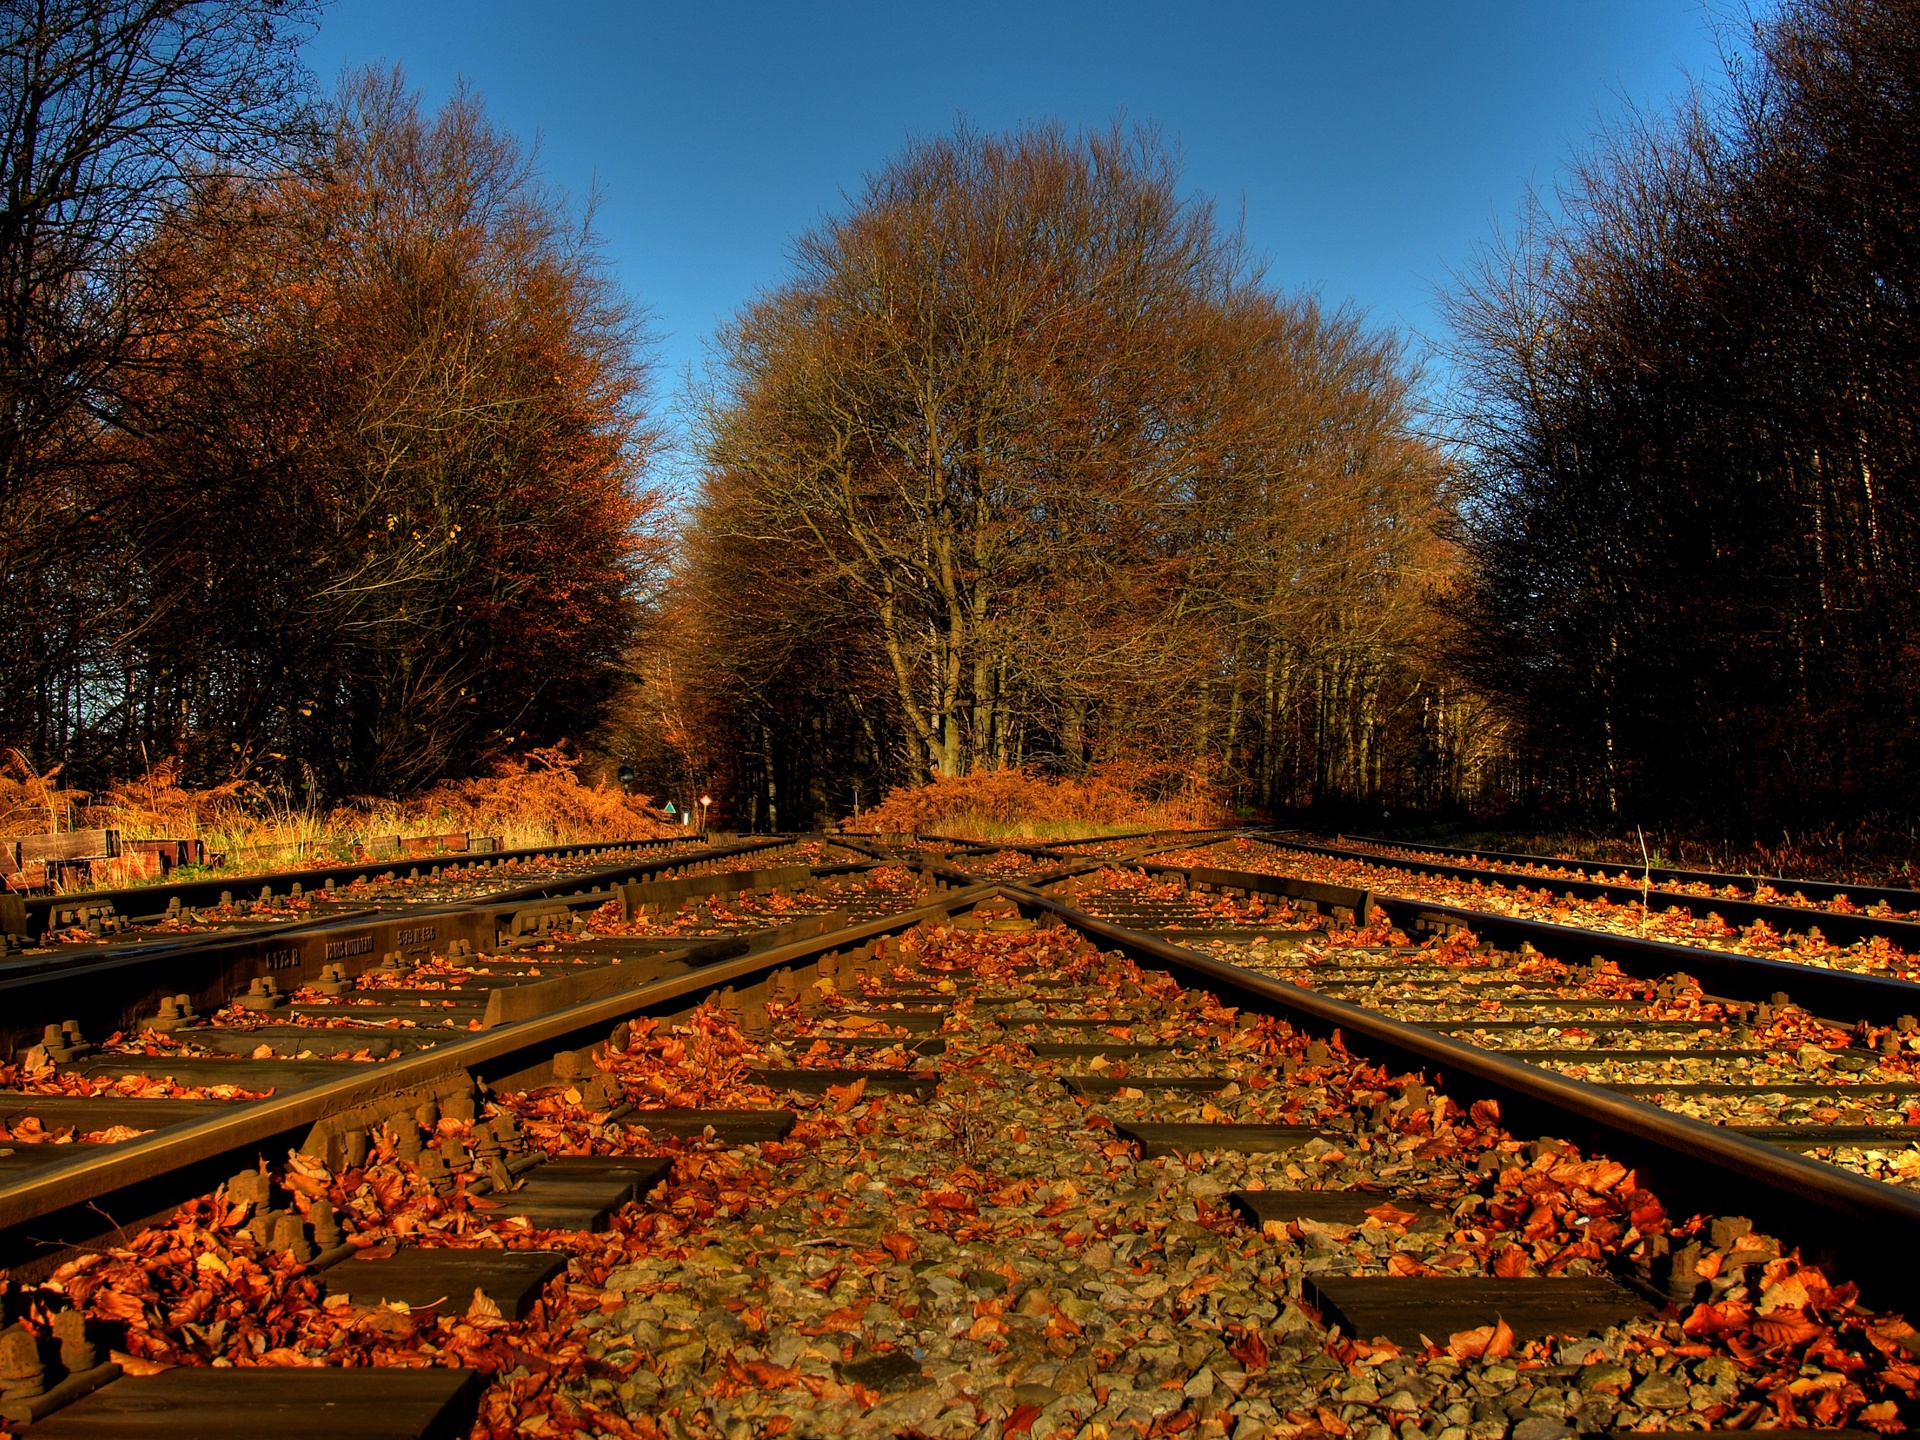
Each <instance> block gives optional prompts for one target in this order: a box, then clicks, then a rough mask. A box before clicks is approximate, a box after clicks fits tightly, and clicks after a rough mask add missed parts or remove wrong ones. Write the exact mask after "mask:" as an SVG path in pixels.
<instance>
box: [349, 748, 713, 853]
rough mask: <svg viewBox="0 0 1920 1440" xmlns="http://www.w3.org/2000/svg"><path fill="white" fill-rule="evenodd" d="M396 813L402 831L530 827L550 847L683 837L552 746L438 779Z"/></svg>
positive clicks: (638, 799)
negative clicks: (489, 770) (483, 772)
mask: <svg viewBox="0 0 1920 1440" xmlns="http://www.w3.org/2000/svg"><path fill="white" fill-rule="evenodd" d="M397 808H398V813H399V815H400V817H401V820H402V824H403V826H404V825H408V824H412V825H417V826H419V827H421V828H433V827H434V826H436V825H442V824H449V825H450V828H452V829H464V830H467V831H469V832H471V833H473V834H476V835H498V834H501V833H503V832H509V831H514V830H520V831H524V830H526V829H528V828H529V827H531V828H535V829H545V830H548V831H551V833H552V837H553V839H554V841H555V843H558V844H568V843H572V842H576V841H585V840H656V839H665V838H668V837H670V836H674V835H683V834H685V833H686V832H685V831H684V830H682V829H681V827H680V826H678V825H673V824H670V823H668V822H667V821H665V820H663V819H661V818H660V816H659V814H658V813H657V812H656V811H655V810H654V809H653V807H652V805H651V804H650V803H649V797H647V796H645V795H628V794H626V793H624V792H623V791H621V790H620V789H619V788H618V787H616V786H610V785H608V784H606V783H605V781H601V782H600V783H598V784H594V785H588V784H584V783H583V782H582V781H581V779H580V760H579V758H578V757H577V756H571V755H568V754H567V753H566V752H565V750H563V749H562V748H561V747H560V746H558V745H553V746H549V747H547V748H545V749H541V750H529V751H528V752H527V753H526V755H525V756H524V757H522V758H519V759H512V760H502V761H498V762H496V763H495V765H494V767H493V774H492V775H489V776H485V777H483V778H477V779H472V780H442V781H441V782H440V783H439V784H438V785H435V786H433V787H432V788H431V789H428V790H425V791H423V792H421V793H420V794H419V795H416V796H414V797H412V798H411V799H408V800H405V801H401V802H399V804H398V807H397ZM335 813H336V816H338V815H340V814H341V812H335Z"/></svg>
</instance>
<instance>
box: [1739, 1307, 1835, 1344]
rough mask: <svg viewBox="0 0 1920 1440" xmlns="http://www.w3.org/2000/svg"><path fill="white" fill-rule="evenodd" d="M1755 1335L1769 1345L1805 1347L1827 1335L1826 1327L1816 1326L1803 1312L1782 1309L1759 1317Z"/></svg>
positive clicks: (1755, 1324)
mask: <svg viewBox="0 0 1920 1440" xmlns="http://www.w3.org/2000/svg"><path fill="white" fill-rule="evenodd" d="M1753 1333H1754V1335H1755V1336H1756V1337H1757V1338H1758V1339H1759V1340H1760V1341H1761V1342H1762V1343H1763V1344H1767V1345H1804V1344H1805V1343H1806V1342H1807V1341H1809V1340H1813V1339H1816V1338H1818V1337H1819V1336H1821V1335H1824V1334H1826V1327H1825V1326H1824V1325H1816V1324H1814V1323H1813V1321H1811V1320H1809V1319H1808V1318H1807V1317H1806V1314H1805V1312H1803V1311H1800V1310H1790V1309H1781V1310H1776V1311H1774V1312H1773V1313H1772V1314H1771V1315H1761V1316H1759V1317H1757V1318H1756V1319H1755V1320H1754V1322H1753Z"/></svg>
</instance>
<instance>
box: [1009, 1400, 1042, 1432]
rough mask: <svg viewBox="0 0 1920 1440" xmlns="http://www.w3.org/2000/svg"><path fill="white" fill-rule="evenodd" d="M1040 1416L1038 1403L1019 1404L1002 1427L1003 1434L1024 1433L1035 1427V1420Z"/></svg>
mask: <svg viewBox="0 0 1920 1440" xmlns="http://www.w3.org/2000/svg"><path fill="white" fill-rule="evenodd" d="M1039 1418H1040V1407H1039V1406H1038V1405H1017V1406H1015V1407H1014V1411H1013V1413H1012V1414H1011V1415H1009V1416H1007V1423H1006V1424H1004V1425H1002V1426H1001V1427H1000V1433H1001V1434H1002V1435H1024V1434H1026V1433H1027V1432H1028V1431H1029V1430H1031V1429H1032V1428H1033V1422H1034V1421H1036V1420H1038V1419H1039Z"/></svg>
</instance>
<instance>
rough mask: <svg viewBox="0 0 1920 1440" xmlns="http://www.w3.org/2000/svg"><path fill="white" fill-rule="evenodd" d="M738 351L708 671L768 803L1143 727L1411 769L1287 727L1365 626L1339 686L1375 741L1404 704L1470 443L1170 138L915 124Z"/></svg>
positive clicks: (1371, 773) (1158, 745)
mask: <svg viewBox="0 0 1920 1440" xmlns="http://www.w3.org/2000/svg"><path fill="white" fill-rule="evenodd" d="M719 360H720V364H719V369H718V373H717V376H716V383H715V387H714V389H713V392H712V394H711V395H710V397H709V400H708V403H707V406H706V408H705V411H704V415H703V425H702V427H701V439H702V444H703V447H704V456H705V460H706V473H705V480H704V484H703V488H702V491H701V493H700V496H699V498H698V502H697V504H696V507H695V511H694V515H693V524H692V533H691V535H690V538H689V542H688V545H687V548H686V550H685V552H684V556H683V563H682V567H681V571H680V574H679V588H678V593H677V598H676V604H675V609H674V612H673V613H674V614H675V616H676V617H677V621H678V626H679V629H678V633H679V634H680V635H681V636H682V637H683V638H682V641H681V646H680V655H681V659H680V661H679V662H678V670H677V679H676V683H677V684H678V685H679V687H680V693H682V694H690V695H693V696H696V697H697V696H699V695H700V694H702V693H705V694H707V695H708V696H710V699H709V700H708V702H707V707H706V713H708V714H709V715H710V716H712V717H713V723H714V724H715V725H718V726H725V727H730V728H731V729H732V731H733V732H734V734H735V736H736V738H735V740H734V742H733V744H732V747H731V753H732V755H733V757H734V759H733V762H732V764H733V768H734V771H735V773H736V775H737V776H739V777H742V778H743V779H744V788H746V789H747V790H748V791H749V793H750V795H751V796H752V798H753V804H752V807H751V813H752V815H753V816H754V817H756V818H758V819H759V820H760V821H761V822H762V823H765V822H767V821H770V820H772V819H774V818H777V817H781V816H784V817H786V819H785V821H783V823H799V822H800V821H801V820H810V819H812V818H814V817H816V816H822V815H826V814H830V813H832V812H833V811H835V810H844V809H845V808H848V806H849V804H850V803H851V802H852V801H853V800H854V799H856V798H857V797H858V795H859V793H860V791H861V789H864V790H865V793H866V794H867V795H868V796H869V797H872V796H873V795H874V794H876V793H877V792H878V791H880V790H881V789H883V788H884V787H885V786H886V785H888V784H891V783H897V782H898V781H900V780H911V779H915V778H920V777H924V776H925V775H927V774H929V773H939V774H943V775H956V774H962V773H966V772H968V771H970V770H973V769H977V768H982V767H999V766H1005V765H1014V764H1020V763H1023V762H1032V761H1041V762H1044V763H1046V764H1048V765H1051V766H1054V767H1057V768H1059V769H1062V770H1066V771H1074V770H1077V769H1079V768H1081V767H1083V766H1084V765H1086V764H1088V763H1089V762H1093V761H1098V760H1102V759H1111V758H1113V757H1115V756H1118V755H1122V754H1127V755H1132V756H1135V757H1139V758H1141V759H1142V760H1145V761H1154V762H1166V763H1168V764H1171V765H1173V766H1175V767H1177V768H1179V769H1182V770H1199V771H1202V772H1209V778H1212V774H1211V772H1214V771H1218V772H1220V773H1221V774H1222V775H1224V776H1225V777H1226V778H1228V779H1230V780H1231V781H1232V782H1233V783H1234V784H1235V786H1236V787H1237V788H1238V789H1239V790H1240V791H1241V793H1242V794H1243V795H1246V796H1249V797H1250V798H1256V799H1260V800H1264V801H1267V802H1269V803H1286V802H1290V801H1292V800H1294V799H1296V798H1301V791H1302V788H1303V787H1304V789H1305V790H1306V791H1308V792H1310V791H1311V790H1312V789H1313V788H1314V786H1315V785H1316V784H1318V783H1319V782H1321V781H1326V782H1327V783H1329V784H1331V785H1333V786H1335V787H1336V788H1339V787H1345V788H1346V789H1348V790H1351V791H1352V792H1353V793H1365V792H1367V791H1368V790H1369V789H1370V788H1377V787H1378V786H1379V785H1380V784H1381V783H1382V778H1383V777H1382V767H1381V766H1380V765H1379V764H1378V763H1376V752H1377V753H1384V751H1385V750H1386V748H1387V747H1386V745H1385V744H1384V743H1379V744H1376V745H1375V747H1374V750H1373V751H1368V752H1366V754H1367V758H1366V760H1365V763H1361V764H1356V765H1348V766H1345V767H1344V768H1334V769H1328V768H1326V767H1321V768H1320V769H1319V770H1316V768H1315V765H1314V764H1313V763H1311V762H1309V763H1307V764H1305V765H1298V764H1293V763H1291V759H1289V762H1288V763H1285V764H1282V763H1278V762H1276V761H1274V760H1272V759H1271V758H1270V757H1272V756H1278V755H1283V754H1284V755H1287V756H1288V757H1291V756H1292V752H1293V749H1294V737H1295V735H1296V733H1297V730H1298V714H1299V709H1300V706H1301V705H1302V704H1303V703H1304V702H1303V699H1302V697H1303V695H1304V694H1305V693H1306V692H1305V691H1303V690H1302V689H1301V688H1300V685H1301V682H1302V680H1303V679H1304V680H1305V681H1306V683H1307V684H1308V685H1309V686H1311V684H1312V683H1313V682H1312V678H1311V677H1312V676H1313V675H1316V674H1319V675H1321V676H1322V679H1323V680H1324V679H1325V675H1326V674H1327V673H1330V672H1328V670H1327V667H1328V666H1329V665H1335V666H1336V667H1337V665H1338V664H1339V663H1344V659H1343V657H1346V656H1347V655H1348V654H1349V652H1353V651H1355V650H1356V649H1369V648H1370V653H1371V656H1372V659H1371V661H1370V662H1369V665H1368V666H1366V667H1361V668H1364V669H1365V670H1366V673H1365V674H1364V675H1358V676H1350V677H1349V680H1348V681H1347V682H1344V683H1345V684H1346V688H1345V689H1344V690H1343V691H1341V698H1339V699H1338V700H1334V701H1331V702H1328V701H1326V700H1325V699H1324V696H1325V694H1326V691H1327V688H1328V687H1327V686H1326V685H1325V684H1324V683H1323V684H1322V685H1321V693H1322V696H1323V702H1322V703H1323V704H1324V705H1325V706H1326V708H1327V709H1328V710H1329V711H1334V710H1338V711H1340V712H1341V715H1342V716H1343V717H1344V719H1343V723H1345V722H1346V721H1351V723H1350V724H1348V729H1349V730H1352V731H1355V733H1358V734H1360V735H1362V736H1363V737H1364V738H1365V739H1366V740H1367V741H1368V742H1370V743H1371V742H1374V741H1378V740H1379V736H1378V735H1377V734H1376V733H1375V732H1376V731H1377V730H1381V729H1383V728H1384V727H1385V726H1386V725H1387V724H1388V723H1389V720H1390V715H1389V711H1390V710H1391V709H1392V708H1393V705H1394V703H1396V701H1394V700H1387V699H1382V698H1381V695H1380V687H1381V684H1382V677H1384V676H1385V675H1386V674H1387V672H1388V670H1389V668H1390V665H1389V661H1390V652H1392V651H1393V650H1394V647H1395V643H1396V640H1397V639H1398V638H1399V637H1400V636H1402V635H1403V634H1404V633H1405V632H1406V629H1407V625H1406V612H1407V611H1408V610H1409V608H1410V607H1409V606H1407V605H1405V604H1403V603H1400V597H1404V596H1405V595H1406V594H1408V593H1409V587H1414V586H1417V582H1418V578H1419V572H1420V567H1421V565H1423V564H1427V563H1429V562H1432V561H1433V560H1434V558H1435V557H1434V556H1433V554H1432V553H1431V552H1432V549H1433V546H1432V542H1431V530H1430V529H1429V528H1428V526H1427V523H1426V522H1427V521H1428V520H1429V518H1430V516H1431V512H1432V510H1433V504H1434V497H1435V494H1436V487H1437V485H1438V482H1439V478H1440V473H1441V471H1440V467H1439V465H1438V464H1437V463H1436V460H1435V456H1434V454H1433V453H1432V451H1431V450H1430V449H1429V448H1428V447H1426V446H1424V445H1422V444H1420V443H1419V442H1417V441H1416V440H1414V439H1413V438H1411V433H1410V413H1409V398H1408V397H1409V383H1410V379H1409V376H1408V373H1407V370H1406V367H1405V365H1404V364H1403V363H1402V359H1401V356H1400V355H1399V353H1398V351H1397V350H1396V348H1395V347H1394V346H1393V345H1392V344H1391V343H1390V342H1387V341H1385V340H1383V339H1381V338H1380V337H1378V336H1376V335H1374V334H1372V333H1370V332H1368V331H1367V330H1366V328H1365V327H1364V326H1362V325H1360V324H1359V323H1357V322H1356V321H1355V320H1354V319H1353V318H1352V317H1350V316H1344V315H1328V314H1326V313H1324V312H1323V311H1322V310H1321V309H1320V307H1319V306H1318V305H1316V304H1315V303H1314V302H1312V301H1311V300H1308V299H1289V298H1285V297H1279V296H1276V295H1274V294H1272V293H1271V292H1270V291H1269V290H1268V289H1267V288H1266V287H1265V286H1264V284H1263V283H1262V280H1261V276H1260V274H1259V271H1258V268H1257V267H1256V266H1255V265H1253V264H1252V263H1250V261H1249V259H1248V257H1247V256H1246V255H1245V253H1244V252H1243V249H1242V247H1241V245H1240V242H1239V238H1238V236H1237V235H1236V234H1234V233H1233V232H1232V231H1230V230H1228V229H1225V228H1223V227H1222V226H1221V225H1220V224H1219V223H1218V222H1217V220H1216V218H1215V216H1214V213H1213V210H1212V207H1211V205H1210V204H1208V203H1207V202H1206V201H1205V200H1204V199H1199V198H1194V197H1191V196H1187V195H1183V194H1182V192H1181V189H1180V184H1179V175H1178V169H1177V166H1176V165H1175V163H1174V161H1173V158H1172V156H1171V155H1170V154H1169V152H1168V151H1167V150H1166V148H1165V147H1164V146H1163V145H1162V144H1161V143H1160V141H1159V140H1158V138H1157V137H1156V136H1155V135H1153V134H1152V133H1150V132H1136V133H1132V134H1128V133H1125V132H1122V131H1120V130H1118V129H1115V130H1112V131H1109V132H1105V133H1098V134H1092V135H1073V134H1070V133H1068V132H1067V131H1066V130H1064V129H1063V128H1061V127H1059V126H1038V127H1030V128H1027V129H1022V130H1019V131H1016V132H1014V133H1011V134H1006V135H984V134H980V133H977V132H974V131H972V130H969V129H966V128H964V127H963V128H961V129H959V130H957V131H956V132H955V133H953V134H951V135H945V136H938V137H932V138H928V139H924V140H920V141H916V142H914V143H913V144H910V145H909V146H908V147H907V148H906V149H905V150H904V151H903V152H902V153H901V154H900V155H899V156H897V157H895V158H894V159H893V160H892V161H890V162H889V163H888V164H887V165H885V166H884V167H883V168H882V169H881V170H880V171H879V172H877V173H876V174H875V175H873V176H872V177H871V178H870V179H869V181H868V182H867V184H866V186H865V188H864V190H863V191H862V192H861V193H860V194H859V195H858V196H857V197H856V198H855V199H854V200H853V201H852V202H851V203H850V204H848V205H847V206H846V207H845V209H844V210H843V211H842V212H841V213H838V214H836V215H833V216H831V217H830V218H829V219H828V220H826V221H825V222H824V223H823V224H822V225H821V226H820V227H819V228H817V229H815V230H813V231H811V232H809V233H807V234H806V235H804V236H802V237H801V238H800V240H799V241H798V242H797V244H796V247H795V262H794V267H793V273H792V275H791V276H790V277H789V278H788V280H787V281H786V282H785V283H783V284H781V285H780V286H778V287H777V288H775V289H773V290H770V291H769V292H767V293H766V294H765V295H763V296H762V297H761V298H759V299H758V300H756V301H755V302H753V303H752V304H750V305H749V306H747V307H746V308H745V309H744V310H743V311H742V312H741V313H740V315H739V316H738V317H737V318H736V319H735V320H734V321H733V322H732V323H731V324H729V325H728V326H727V327H725V328H724V329H723V331H722V333H721V336H720V340H719ZM1423 537H1424V538H1423ZM1336 592H1337V593H1336ZM1309 597H1317V598H1309ZM1368 617H1374V618H1368ZM1289 667H1291V668H1289ZM1348 668H1349V669H1350V670H1351V669H1353V667H1351V666H1350V667H1348ZM1282 672H1284V675H1283V674H1282ZM1401 688H1402V689H1403V690H1404V688H1405V687H1404V685H1403V686H1402V687H1401ZM1354 717H1359V718H1354ZM1334 728H1336V727H1335V726H1333V725H1332V724H1331V723H1330V722H1329V721H1327V720H1326V719H1325V718H1324V717H1323V718H1322V719H1321V721H1320V722H1319V723H1318V724H1317V725H1316V727H1315V728H1314V729H1313V730H1312V733H1313V734H1314V735H1315V736H1316V737H1319V738H1321V739H1325V737H1327V736H1328V735H1330V734H1331V731H1332V730H1333V729H1334ZM1342 746H1345V748H1346V750H1351V748H1352V747H1351V746H1350V745H1347V744H1346V742H1345V741H1340V740H1327V741H1326V747H1331V748H1329V749H1328V753H1333V752H1334V751H1340V750H1342ZM1326 747H1323V748H1326ZM1363 748H1364V747H1363ZM1342 753H1345V752H1344V751H1342ZM782 796H784V797H786V799H785V801H784V802H783V801H782V800H781V799H780V797H782ZM743 798H745V797H743Z"/></svg>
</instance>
